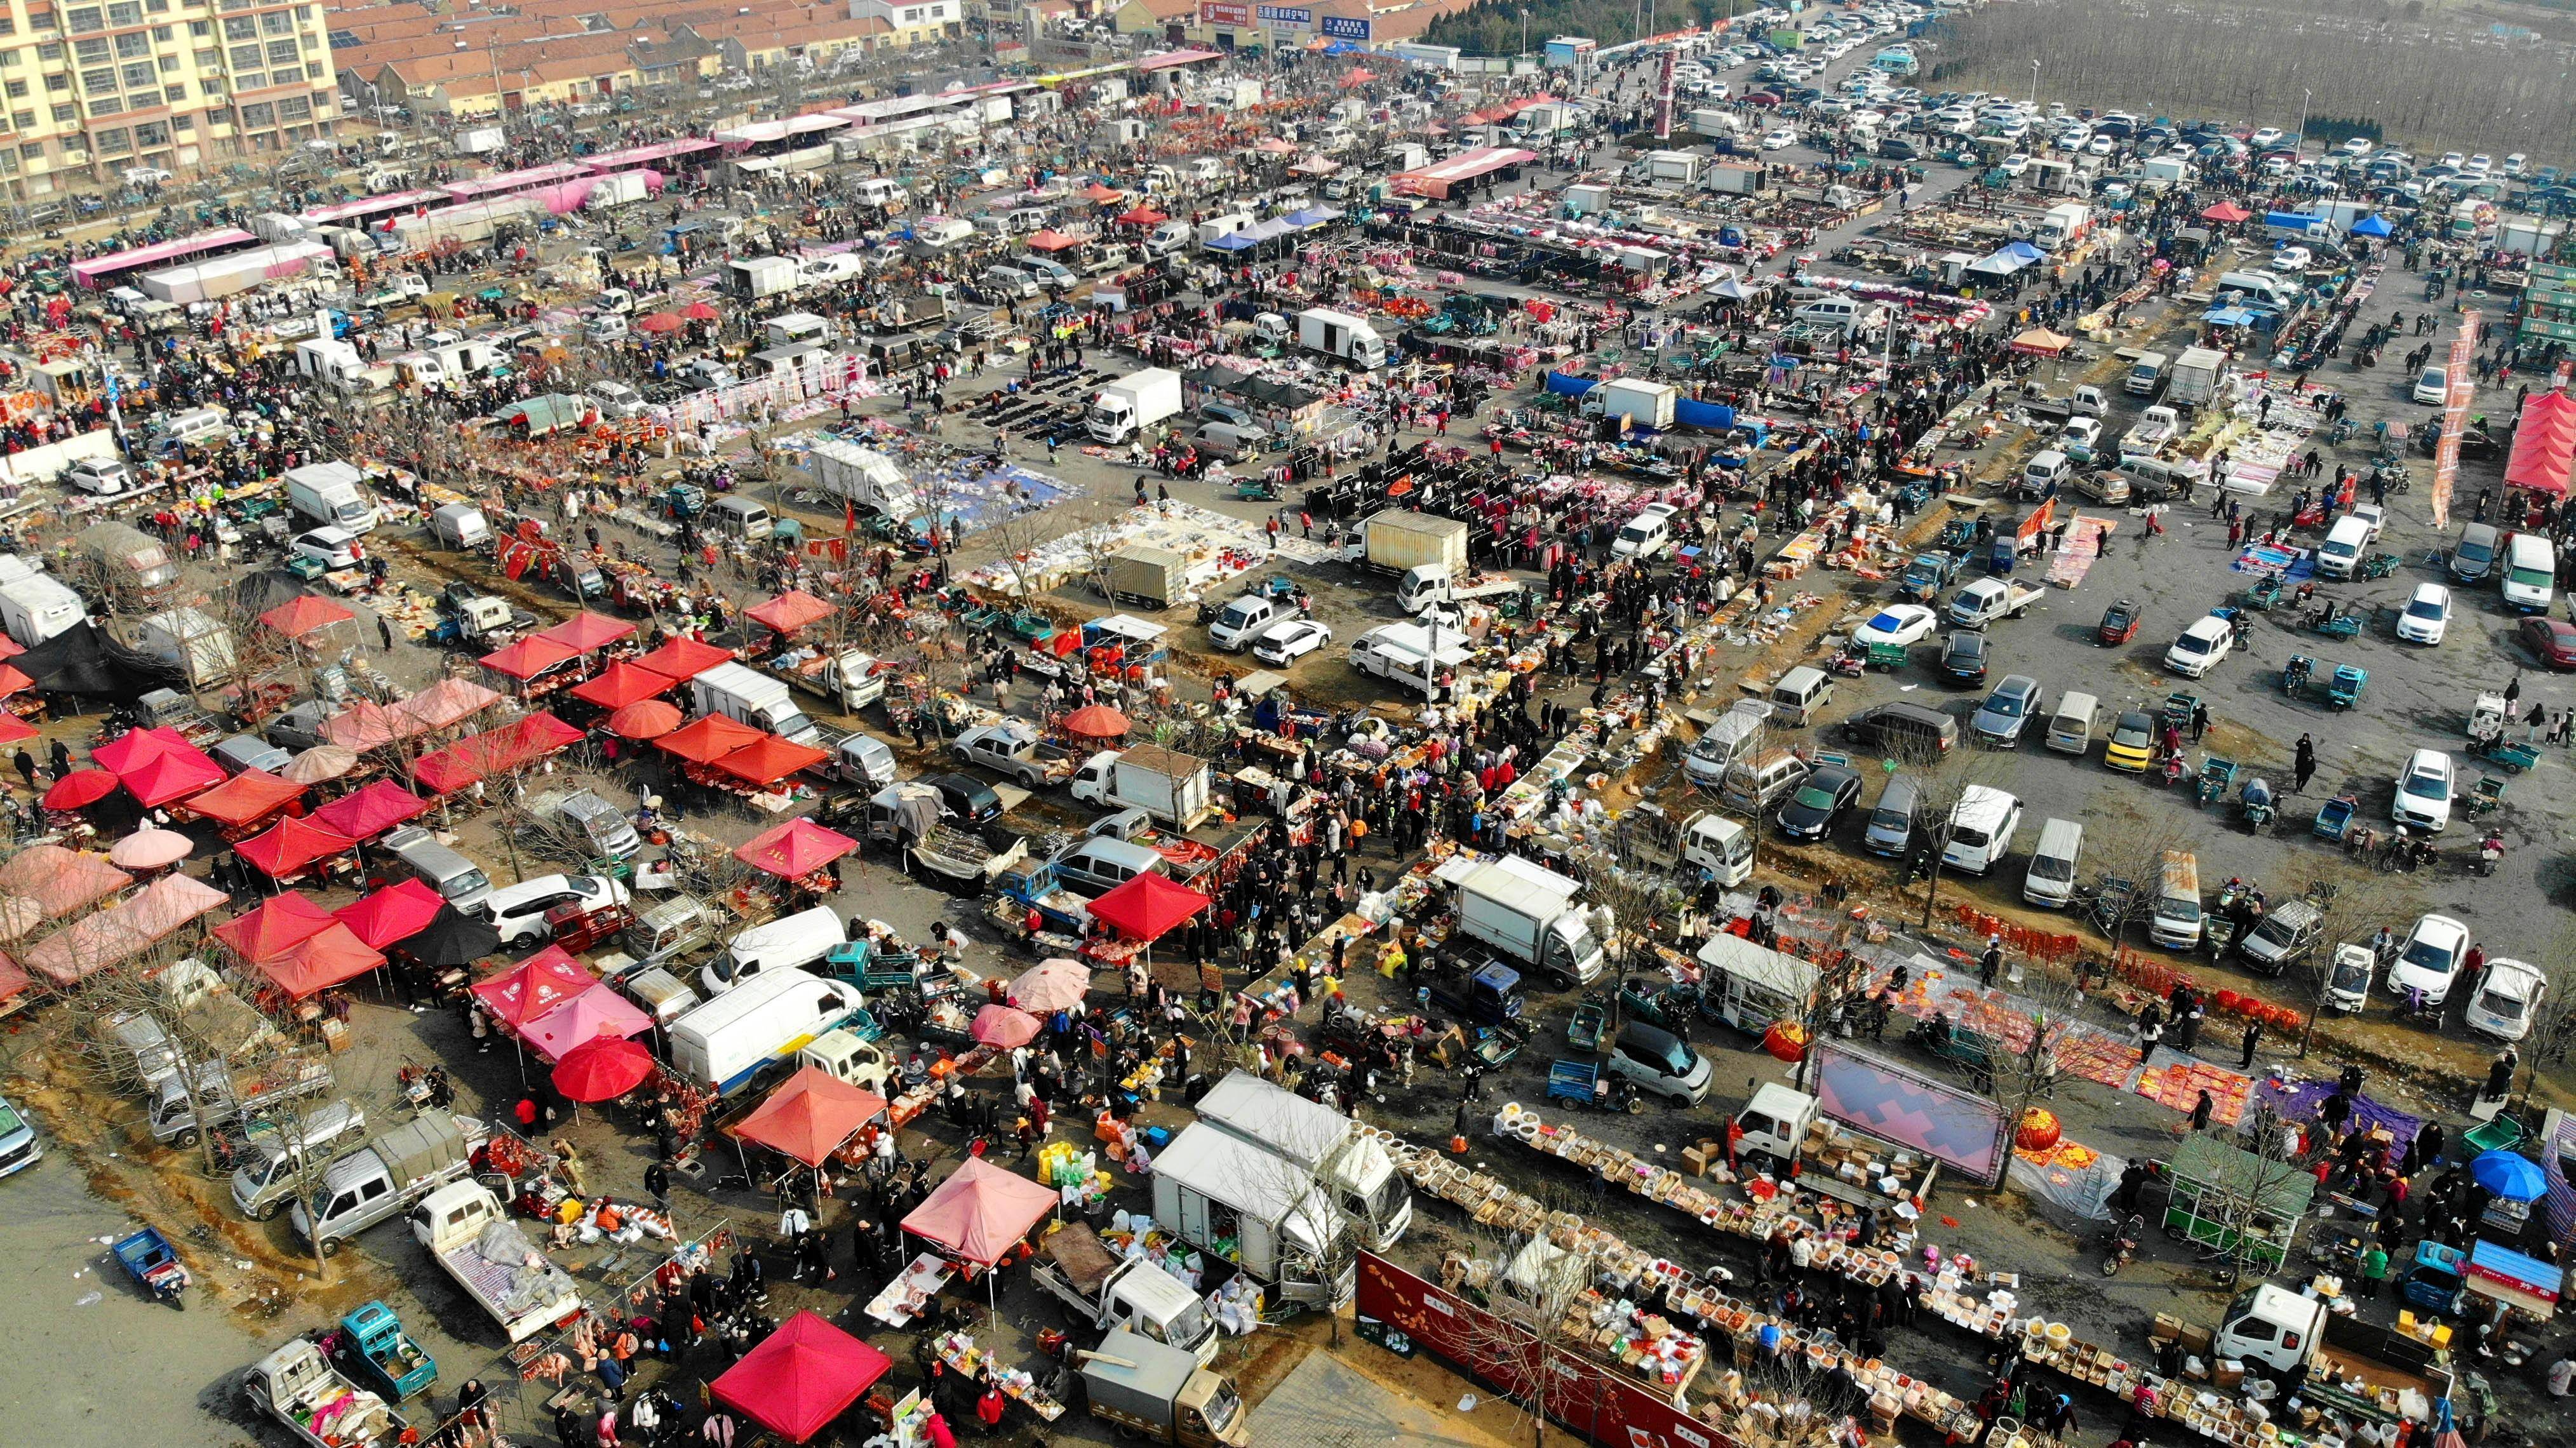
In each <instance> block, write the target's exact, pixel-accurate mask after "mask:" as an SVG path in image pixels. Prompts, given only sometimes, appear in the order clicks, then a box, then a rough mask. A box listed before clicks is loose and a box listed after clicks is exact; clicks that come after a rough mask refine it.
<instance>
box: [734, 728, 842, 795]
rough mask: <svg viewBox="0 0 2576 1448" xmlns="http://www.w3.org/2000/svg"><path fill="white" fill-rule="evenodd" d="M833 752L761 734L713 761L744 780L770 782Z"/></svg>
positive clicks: (755, 782) (808, 765) (810, 764)
mask: <svg viewBox="0 0 2576 1448" xmlns="http://www.w3.org/2000/svg"><path fill="white" fill-rule="evenodd" d="M831 757H832V756H831V755H829V754H826V753H824V752H823V751H822V750H820V749H816V748H815V747H813V746H812V745H810V744H799V743H797V742H796V741H794V740H792V739H781V738H779V737H778V736H777V735H775V734H763V735H762V736H760V738H759V739H757V740H755V741H753V742H752V743H749V744H746V745H744V746H743V747H741V748H740V749H737V750H735V751H734V752H733V753H731V754H728V755H726V756H725V757H724V758H722V759H719V760H717V761H716V770H717V772H718V773H721V774H729V775H732V776H733V777H734V778H736V779H739V780H741V781H742V782H743V783H745V784H770V783H773V782H775V781H777V780H781V779H785V778H786V777H787V776H789V775H791V774H794V773H795V772H796V771H798V770H800V769H806V768H810V767H812V766H814V765H817V764H820V763H822V762H823V761H824V760H827V759H829V758H831Z"/></svg>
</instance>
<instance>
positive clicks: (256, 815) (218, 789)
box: [188, 769, 304, 825]
mask: <svg viewBox="0 0 2576 1448" xmlns="http://www.w3.org/2000/svg"><path fill="white" fill-rule="evenodd" d="M303 797H304V786H302V785H300V784H296V783H294V782H293V781H291V780H284V779H280V778H278V777H277V776H276V775H274V774H271V773H269V772H268V771H266V770H264V769H245V770H243V771H242V772H241V773H239V774H236V775H234V776H233V777H232V778H230V779H227V780H225V781H224V782H223V783H221V784H219V785H216V786H215V787H214V788H212V789H210V790H207V791H206V792H205V793H204V794H201V795H198V796H197V797H196V798H195V799H192V800H190V801H188V808H189V810H190V811H191V812H193V813H196V814H201V815H204V816H205V817H206V818H208V819H210V820H214V821H216V822H217V823H219V824H227V825H246V824H249V823H251V822H252V821H254V820H262V819H266V818H268V817H269V816H270V815H272V814H275V813H277V812H278V811H279V810H282V809H284V808H286V807H287V806H288V805H290V804H293V803H294V802H295V801H297V800H298V799H301V798H303Z"/></svg>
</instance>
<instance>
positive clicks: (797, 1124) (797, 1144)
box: [733, 1066, 886, 1166]
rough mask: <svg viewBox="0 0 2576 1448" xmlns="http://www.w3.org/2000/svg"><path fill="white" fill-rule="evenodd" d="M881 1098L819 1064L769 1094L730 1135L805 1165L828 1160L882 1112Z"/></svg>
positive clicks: (816, 1164) (883, 1103) (801, 1072)
mask: <svg viewBox="0 0 2576 1448" xmlns="http://www.w3.org/2000/svg"><path fill="white" fill-rule="evenodd" d="M885 1109H886V1099H885V1098H884V1097H882V1096H879V1095H877V1094H876V1093H875V1092H873V1091H862V1090H860V1089H859V1088H858V1087H856V1086H853V1085H851V1084H850V1083H848V1082H847V1081H843V1080H841V1079H839V1078H838V1077H836V1076H833V1075H832V1074H831V1073H829V1072H827V1071H825V1070H823V1069H822V1068H821V1067H818V1066H807V1067H805V1068H804V1069H802V1070H800V1071H798V1072H797V1073H796V1074H795V1075H793V1076H790V1077H788V1078H787V1080H786V1081H785V1082H784V1083H782V1084H781V1085H780V1086H779V1088H778V1089H777V1090H775V1091H772V1092H770V1093H769V1099H768V1100H766V1101H764V1102H762V1103H760V1109H759V1110H757V1111H754V1112H753V1113H751V1114H750V1115H749V1116H746V1117H744V1118H743V1119H742V1122H741V1124H740V1125H737V1126H736V1127H734V1128H733V1134H734V1135H735V1136H736V1137H738V1138H740V1139H742V1140H744V1141H749V1142H754V1143H757V1144H759V1145H761V1146H765V1147H768V1148H770V1149H771V1150H772V1151H781V1152H785V1153H786V1154H787V1155H789V1156H792V1157H794V1158H796V1159H797V1160H798V1161H801V1162H803V1163H805V1164H806V1165H807V1166H821V1165H822V1164H823V1163H824V1162H826V1161H829V1160H831V1157H832V1153H833V1152H836V1151H838V1150H840V1149H841V1143H843V1142H845V1141H848V1140H849V1139H850V1138H851V1137H853V1136H856V1135H858V1133H859V1128H860V1127H862V1126H865V1125H867V1124H868V1123H869V1122H870V1121H872V1120H874V1119H876V1118H877V1117H878V1116H881V1115H883V1114H884V1113H885Z"/></svg>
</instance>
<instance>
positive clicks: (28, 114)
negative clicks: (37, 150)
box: [9, 111, 36, 131]
mask: <svg viewBox="0 0 2576 1448" xmlns="http://www.w3.org/2000/svg"><path fill="white" fill-rule="evenodd" d="M9 127H10V129H11V130H17V131H32V130H34V129H35V128H36V113H35V112H34V111H11V112H10V113H9Z"/></svg>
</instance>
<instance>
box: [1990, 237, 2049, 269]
mask: <svg viewBox="0 0 2576 1448" xmlns="http://www.w3.org/2000/svg"><path fill="white" fill-rule="evenodd" d="M1995 255H1997V256H2008V257H2011V258H2012V259H2013V260H2015V261H2017V262H2020V263H2021V264H2022V265H2024V266H2028V265H2030V264H2031V263H2032V262H2035V261H2042V260H2045V259H2046V258H2047V256H2048V253H2047V252H2044V251H2041V250H2040V249H2039V248H2038V247H2035V246H2033V245H2031V244H2030V243H2029V242H2026V241H2015V242H2009V243H2007V244H2005V245H2004V246H2003V247H2002V248H2000V249H1998V250H1997V251H1996V252H1995Z"/></svg>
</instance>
